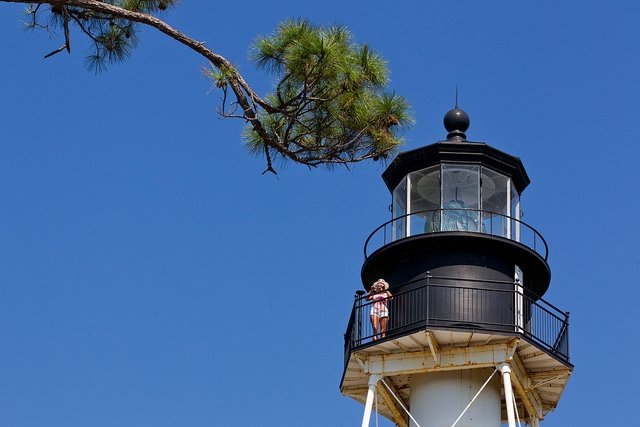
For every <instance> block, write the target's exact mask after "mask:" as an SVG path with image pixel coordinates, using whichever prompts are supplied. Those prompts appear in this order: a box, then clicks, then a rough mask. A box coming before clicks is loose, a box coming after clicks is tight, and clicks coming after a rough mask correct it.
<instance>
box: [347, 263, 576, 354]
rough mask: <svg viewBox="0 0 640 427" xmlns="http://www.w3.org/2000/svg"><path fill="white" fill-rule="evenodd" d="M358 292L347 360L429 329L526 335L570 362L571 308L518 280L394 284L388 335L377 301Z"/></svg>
mask: <svg viewBox="0 0 640 427" xmlns="http://www.w3.org/2000/svg"><path fill="white" fill-rule="evenodd" d="M363 294H364V293H360V294H358V295H357V296H356V299H355V301H354V304H353V309H352V311H351V317H350V318H349V324H348V326H347V330H346V332H345V335H344V338H345V363H347V361H348V360H349V355H350V353H351V352H352V351H356V350H359V349H361V348H365V347H368V346H370V345H374V344H376V343H377V342H378V341H377V340H386V339H397V338H399V337H401V336H406V335H410V334H412V333H415V332H418V331H420V330H424V329H445V330H449V329H458V330H472V331H474V332H476V333H482V331H486V332H487V333H489V334H493V335H495V334H496V333H497V334H504V335H513V334H517V335H521V336H523V337H524V338H525V339H527V340H528V341H530V342H531V343H532V344H534V345H536V346H537V347H538V348H540V349H542V350H544V351H545V352H547V353H548V354H550V355H552V356H554V357H556V358H558V359H560V360H562V361H563V362H566V363H569V313H568V312H563V311H561V310H559V309H558V308H556V307H555V306H553V305H552V304H550V303H548V302H547V301H545V300H544V299H542V298H539V297H537V296H535V295H533V294H532V293H531V292H530V291H527V290H524V289H523V288H522V287H521V286H519V284H517V283H514V282H500V281H488V280H470V279H460V278H450V277H436V276H431V275H427V277H425V278H422V279H418V280H414V281H411V282H409V283H405V284H402V285H400V286H396V287H394V290H393V298H392V299H390V300H389V301H387V306H388V311H389V318H388V327H387V330H386V331H385V335H384V336H382V335H380V334H376V333H375V332H374V330H373V327H372V325H371V320H370V313H371V307H372V304H374V302H373V301H371V300H367V298H366V296H364V295H363Z"/></svg>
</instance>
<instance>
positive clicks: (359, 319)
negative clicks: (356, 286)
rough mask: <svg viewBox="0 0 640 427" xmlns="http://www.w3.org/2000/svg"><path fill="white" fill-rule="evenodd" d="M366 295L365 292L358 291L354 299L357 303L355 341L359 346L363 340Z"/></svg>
mask: <svg viewBox="0 0 640 427" xmlns="http://www.w3.org/2000/svg"><path fill="white" fill-rule="evenodd" d="M363 295H364V291H363V290H357V291H356V293H355V295H354V298H355V301H354V302H353V313H354V315H355V316H356V319H355V320H356V333H355V335H356V338H355V339H354V341H356V342H357V343H358V344H360V341H361V340H362V297H363Z"/></svg>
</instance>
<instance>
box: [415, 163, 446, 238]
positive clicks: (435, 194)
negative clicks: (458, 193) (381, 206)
mask: <svg viewBox="0 0 640 427" xmlns="http://www.w3.org/2000/svg"><path fill="white" fill-rule="evenodd" d="M409 186H410V189H411V192H410V197H409V200H410V207H409V213H411V222H410V224H411V225H410V228H411V230H410V235H411V236H415V235H417V234H424V233H433V232H434V231H440V220H439V218H440V211H439V209H440V166H439V165H437V166H432V167H430V168H426V169H422V170H419V171H417V172H412V173H410V174H409Z"/></svg>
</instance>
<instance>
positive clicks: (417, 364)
mask: <svg viewBox="0 0 640 427" xmlns="http://www.w3.org/2000/svg"><path fill="white" fill-rule="evenodd" d="M503 362H508V363H509V364H510V366H511V371H512V374H511V378H512V383H513V386H514V387H513V388H514V395H515V397H516V405H517V410H518V413H519V416H520V418H521V419H522V420H527V419H529V417H530V416H534V417H536V418H537V419H542V418H543V417H544V416H545V415H546V414H547V413H548V412H549V411H551V410H553V409H554V408H555V407H556V405H557V404H558V401H559V399H560V396H561V394H562V392H563V390H564V388H565V386H566V384H567V380H568V378H569V376H570V374H571V370H572V366H571V365H569V364H567V363H566V362H563V361H561V360H560V359H557V358H555V357H552V356H551V355H549V353H548V352H546V351H544V350H543V349H541V348H539V347H538V346H537V345H536V344H532V343H531V342H529V341H528V340H527V339H526V338H523V337H522V336H518V335H514V336H509V335H505V334H504V333H499V334H492V333H491V332H488V331H473V330H470V331H461V330H446V329H424V330H420V331H417V332H414V333H411V334H409V335H405V336H401V337H397V338H387V339H382V340H380V341H379V342H378V341H373V342H371V343H370V345H368V346H367V347H365V348H361V349H358V350H356V351H353V352H351V353H350V355H349V356H348V360H347V361H346V367H345V372H344V375H343V378H342V383H341V385H340V389H341V391H342V393H343V394H344V395H346V396H349V397H352V398H353V399H355V400H357V401H359V402H361V403H364V402H365V400H366V396H367V390H368V380H369V375H370V374H374V373H379V374H382V375H383V376H384V381H385V383H386V384H387V385H388V386H389V388H390V389H391V392H390V391H389V390H387V388H386V387H385V386H384V385H381V384H378V387H377V390H378V393H379V396H380V398H379V399H378V412H379V413H380V414H381V415H383V416H385V417H386V418H388V419H390V420H392V421H394V422H395V423H396V424H397V425H399V426H407V425H408V421H407V420H408V416H407V414H406V412H405V410H404V409H403V408H402V406H401V405H400V404H398V402H397V401H396V399H395V398H394V397H393V394H394V395H395V396H397V397H398V398H399V399H401V400H402V404H403V405H404V406H405V407H406V408H407V409H408V410H409V411H411V408H410V407H409V402H410V392H411V391H410V387H409V379H410V376H411V375H413V374H420V373H428V372H438V371H444V370H461V369H474V368H493V367H496V366H497V365H499V364H500V363H503ZM502 393H504V390H503V391H502ZM502 402H503V404H502V419H503V420H504V421H505V422H506V417H507V415H506V408H505V406H504V394H503V396H502ZM452 422H453V420H452Z"/></svg>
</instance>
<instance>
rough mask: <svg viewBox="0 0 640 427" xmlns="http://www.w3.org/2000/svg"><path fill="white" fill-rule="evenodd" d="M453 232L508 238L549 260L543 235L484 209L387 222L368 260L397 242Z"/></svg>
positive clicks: (373, 239) (372, 241)
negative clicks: (426, 235)
mask: <svg viewBox="0 0 640 427" xmlns="http://www.w3.org/2000/svg"><path fill="white" fill-rule="evenodd" d="M451 231H464V232H471V233H480V234H490V235H492V236H499V237H504V238H506V239H511V240H513V241H516V242H518V243H521V244H523V245H525V246H527V247H528V248H530V249H533V250H534V251H535V252H537V253H538V254H539V255H540V256H541V257H542V258H544V260H545V261H546V260H547V257H548V256H549V249H548V247H547V242H546V241H545V240H544V238H543V237H542V235H541V234H540V233H539V232H538V231H537V230H536V229H535V228H533V227H531V226H530V225H528V224H526V223H525V222H523V221H520V220H519V219H515V218H512V217H510V216H508V215H504V214H501V213H496V212H489V211H483V210H481V209H468V208H453V209H451V208H449V209H433V210H428V211H420V212H412V213H410V214H406V215H402V216H399V217H397V218H394V219H392V220H390V221H387V222H385V223H384V224H382V225H381V226H379V227H378V228H376V229H375V230H374V231H373V233H371V234H370V235H369V237H368V238H367V241H366V242H365V244H364V257H365V259H366V258H367V257H368V256H369V254H371V253H373V252H374V251H376V250H377V249H379V248H381V247H383V246H385V245H387V244H388V243H391V242H394V241H396V240H400V239H404V238H407V237H412V236H419V235H424V234H431V233H441V232H451Z"/></svg>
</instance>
